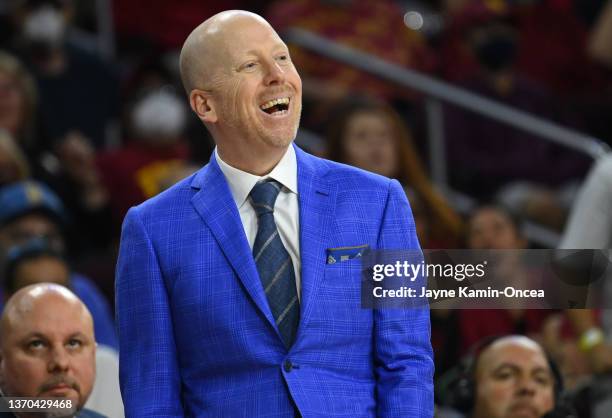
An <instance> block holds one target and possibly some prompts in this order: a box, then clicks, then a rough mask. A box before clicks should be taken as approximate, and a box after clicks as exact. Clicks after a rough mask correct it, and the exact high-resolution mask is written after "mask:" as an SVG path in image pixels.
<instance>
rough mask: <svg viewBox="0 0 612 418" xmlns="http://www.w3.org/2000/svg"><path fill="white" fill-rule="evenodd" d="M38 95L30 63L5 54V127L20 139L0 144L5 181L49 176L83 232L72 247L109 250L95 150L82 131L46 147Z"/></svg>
mask: <svg viewBox="0 0 612 418" xmlns="http://www.w3.org/2000/svg"><path fill="white" fill-rule="evenodd" d="M37 97H38V90H37V87H36V84H35V83H34V81H33V79H32V77H31V76H30V74H29V72H28V71H27V70H26V69H25V67H24V66H23V65H22V64H21V63H20V62H19V60H17V59H16V58H15V57H13V56H12V55H8V54H6V53H3V52H0V130H2V129H4V130H6V131H7V132H8V133H9V134H10V135H11V136H12V137H13V138H14V139H15V142H16V144H15V145H16V146H11V145H10V143H9V142H10V141H9V140H5V139H3V140H2V144H0V148H1V149H0V155H1V156H0V184H5V183H10V182H11V181H15V180H18V179H20V180H25V178H27V177H29V176H30V175H31V176H33V177H35V178H38V179H41V180H43V181H44V182H45V183H47V184H49V185H50V186H51V187H52V188H53V189H54V191H55V192H56V193H58V194H59V195H60V197H61V199H62V201H63V202H64V203H65V204H66V206H67V207H68V210H69V211H70V212H71V215H72V218H73V222H74V225H75V229H76V230H78V231H79V233H78V234H75V235H73V236H71V237H70V241H73V242H72V244H74V245H72V246H71V249H72V250H75V249H78V253H79V254H85V253H87V252H90V251H97V250H99V249H103V248H105V247H106V246H108V244H109V242H110V240H111V238H112V237H111V236H110V235H109V234H110V233H111V232H112V228H111V227H110V209H109V203H108V195H107V194H106V190H105V189H104V187H103V185H102V183H101V181H100V175H99V173H98V171H97V167H96V166H95V164H94V158H93V155H94V154H93V153H94V150H93V148H92V147H91V145H90V143H89V140H88V139H87V138H85V137H83V135H82V134H80V133H78V132H77V131H73V132H70V133H69V134H67V135H66V137H65V138H64V139H63V140H62V141H60V142H59V143H58V144H57V145H56V147H54V148H53V147H51V146H50V144H46V145H45V146H46V147H47V149H43V148H44V147H45V146H43V145H42V144H41V143H40V140H41V138H43V137H44V135H41V132H40V130H39V129H37V127H38V124H37V122H36V121H37V117H36V114H37V111H36V108H37V103H38V101H37ZM67 100H69V98H67ZM61 103H62V106H63V105H64V104H65V103H64V102H63V100H62V101H61ZM62 106H59V107H62ZM54 107H58V106H54ZM73 117H74V118H78V114H74V116H73ZM51 151H53V152H51ZM22 154H25V156H23V155H22ZM2 156H4V157H2ZM6 160H10V161H11V162H12V163H11V162H9V161H6ZM5 161H6V162H5ZM3 176H7V178H6V179H4V178H2V177H3Z"/></svg>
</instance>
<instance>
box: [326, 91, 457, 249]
mask: <svg viewBox="0 0 612 418" xmlns="http://www.w3.org/2000/svg"><path fill="white" fill-rule="evenodd" d="M328 132H329V133H328V137H327V138H328V139H327V140H328V149H329V152H328V157H329V158H330V159H331V160H334V161H338V162H342V163H345V164H350V165H353V166H355V167H359V168H362V169H364V170H368V171H371V172H373V173H377V174H380V175H383V176H386V177H390V178H396V179H398V180H399V181H400V183H402V185H404V186H405V187H408V188H410V189H412V190H413V191H414V193H415V194H416V195H417V197H418V198H419V199H420V200H421V201H422V203H423V205H424V206H425V208H426V210H427V211H428V212H429V214H430V215H429V216H430V219H431V222H430V225H431V228H430V234H429V236H430V237H431V240H429V241H427V242H424V241H422V239H424V237H421V236H419V239H420V240H421V247H423V248H448V247H449V246H451V247H452V246H453V245H456V244H457V242H458V239H459V237H460V235H461V233H462V222H461V219H460V218H459V216H458V215H457V214H456V213H455V211H454V210H453V209H452V208H451V206H450V205H449V203H448V202H447V201H446V200H445V199H444V197H443V196H442V195H441V194H440V193H439V192H438V191H437V190H436V189H435V187H434V185H433V184H432V183H431V181H430V180H429V178H428V177H427V173H426V171H425V168H424V166H423V164H422V163H421V159H420V156H419V154H418V152H417V150H416V148H415V146H414V143H413V141H412V137H411V133H410V131H409V130H408V128H407V126H406V125H405V124H404V122H403V121H402V119H401V117H400V116H399V115H398V114H397V113H396V112H395V111H394V110H393V109H392V108H390V107H389V106H387V105H385V104H383V103H380V102H377V101H373V100H367V99H364V98H360V99H358V98H349V99H346V100H345V101H343V102H341V103H340V104H338V106H337V110H336V112H335V113H334V114H333V115H332V117H331V118H330V124H329V128H328ZM421 220H426V219H424V218H421ZM422 229H423V228H422ZM424 229H427V228H424Z"/></svg>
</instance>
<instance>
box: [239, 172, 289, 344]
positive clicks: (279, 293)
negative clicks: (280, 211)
mask: <svg viewBox="0 0 612 418" xmlns="http://www.w3.org/2000/svg"><path fill="white" fill-rule="evenodd" d="M281 187H282V186H281V185H280V184H279V183H278V182H277V181H275V180H271V179H270V180H267V181H264V182H260V183H257V184H256V185H255V186H254V187H253V189H252V190H251V193H250V197H251V204H252V205H253V208H254V209H255V213H256V214H257V223H258V227H257V235H256V237H255V244H254V245H253V257H254V258H255V264H256V265H257V271H258V272H259V277H260V279H261V284H262V285H263V289H264V291H265V293H266V297H267V298H268V305H269V306H270V310H271V311H272V315H273V316H274V320H275V321H276V326H277V327H278V330H279V332H280V334H281V337H282V338H283V342H284V343H285V346H286V347H287V348H289V347H291V345H292V344H293V341H294V339H295V335H296V333H297V328H298V322H299V318H300V306H299V302H298V296H297V289H296V283H295V271H294V270H293V263H292V262H291V257H290V256H289V253H288V252H287V249H286V248H285V246H284V245H283V242H282V241H281V238H280V235H279V234H278V228H276V223H275V222H274V203H275V202H276V198H277V197H278V193H279V192H280V190H281Z"/></svg>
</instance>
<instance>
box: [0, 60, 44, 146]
mask: <svg viewBox="0 0 612 418" xmlns="http://www.w3.org/2000/svg"><path fill="white" fill-rule="evenodd" d="M37 107H38V91H37V89H36V84H35V81H34V79H33V78H32V76H31V75H30V73H29V72H28V71H27V70H26V68H25V67H24V66H23V65H22V64H21V62H20V61H19V60H18V59H17V58H15V57H14V56H12V55H10V54H8V53H6V52H3V51H0V129H4V130H6V131H7V132H8V133H9V134H10V135H11V136H12V137H13V138H14V139H15V141H16V142H17V144H18V145H19V147H20V148H21V149H22V151H23V152H28V153H31V152H32V151H33V149H34V148H35V146H36V144H35V142H36V137H37V135H38V132H37V131H36V128H37V126H38V125H37V123H36V109H37Z"/></svg>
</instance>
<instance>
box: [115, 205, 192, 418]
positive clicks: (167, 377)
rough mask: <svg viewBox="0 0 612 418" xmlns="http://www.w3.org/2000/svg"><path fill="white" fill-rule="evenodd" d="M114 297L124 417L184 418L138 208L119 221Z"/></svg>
mask: <svg viewBox="0 0 612 418" xmlns="http://www.w3.org/2000/svg"><path fill="white" fill-rule="evenodd" d="M115 297H116V310H117V324H118V327H119V348H120V362H119V363H120V365H119V379H120V383H121V393H122V397H123V402H124V407H125V416H126V417H127V418H130V417H139V418H142V417H152V416H155V417H183V409H182V405H181V398H180V389H181V381H180V377H179V370H178V362H177V353H176V346H175V342H174V333H173V326H172V318H171V313H170V306H169V300H168V293H167V289H166V285H165V282H164V279H163V276H162V272H161V270H160V265H159V261H158V258H157V255H156V253H155V250H154V248H153V245H152V243H151V240H150V237H149V236H148V234H147V231H146V230H145V227H144V225H143V222H142V220H141V219H140V217H139V212H138V208H132V209H131V210H130V211H129V212H128V214H127V216H126V218H125V220H124V222H123V229H122V232H121V246H120V252H119V260H118V263H117V274H116V284H115Z"/></svg>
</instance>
